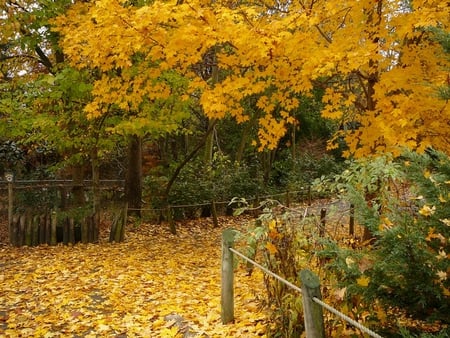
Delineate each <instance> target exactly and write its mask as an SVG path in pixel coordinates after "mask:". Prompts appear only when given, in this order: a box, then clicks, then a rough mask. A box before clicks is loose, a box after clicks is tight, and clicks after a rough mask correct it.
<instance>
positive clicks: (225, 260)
mask: <svg viewBox="0 0 450 338" xmlns="http://www.w3.org/2000/svg"><path fill="white" fill-rule="evenodd" d="M229 230H231V229H227V230H225V231H224V235H223V257H222V313H225V314H227V313H228V315H227V316H225V318H224V317H222V319H223V320H226V321H229V320H230V316H233V313H234V310H232V309H231V310H230V309H226V308H224V307H230V306H231V307H233V306H234V305H233V300H232V297H234V293H233V292H231V294H229V290H230V289H232V288H233V279H234V278H233V270H234V269H233V266H232V264H234V263H233V256H232V255H230V254H229V253H232V254H235V255H237V256H239V257H240V258H242V259H243V260H245V261H246V262H248V263H250V264H252V265H254V266H256V267H257V268H259V269H260V270H261V271H263V272H264V273H265V274H267V275H269V276H271V277H273V278H275V279H277V280H278V281H280V282H282V283H284V284H285V285H287V286H288V287H290V288H291V289H293V290H295V291H297V292H299V293H300V294H302V296H303V297H305V295H304V292H303V290H302V289H301V288H300V287H298V286H296V285H295V284H293V283H291V282H289V281H287V280H286V279H284V278H282V277H281V276H279V275H277V274H275V273H274V272H272V271H270V270H268V269H267V268H265V267H264V266H262V265H261V264H259V263H257V262H256V261H254V260H253V259H251V258H249V257H247V256H245V255H244V254H242V253H241V252H239V251H237V250H235V249H234V248H233V247H232V246H233V241H234V235H232V234H231V235H230V231H229ZM228 264H231V266H229V267H227V266H226V265H228ZM228 274H231V276H230V275H228ZM227 284H228V285H227ZM230 284H231V285H230ZM227 293H228V294H227ZM229 297H231V299H229ZM227 298H228V299H227ZM320 298H321V297H320ZM320 298H318V297H311V300H312V301H313V302H314V303H316V304H318V305H319V306H321V307H323V308H325V309H326V310H328V311H330V312H331V313H333V314H334V315H336V316H338V317H340V318H341V319H343V320H344V321H346V322H347V323H349V324H350V325H352V326H354V327H356V328H358V329H359V330H361V331H362V332H364V333H366V334H368V335H369V336H370V337H374V338H382V336H380V335H379V334H377V333H376V332H374V331H372V330H370V329H369V328H367V327H365V326H364V325H362V324H361V323H359V322H357V321H356V320H354V319H352V318H350V317H349V316H347V315H345V314H344V313H342V312H341V311H339V310H337V309H335V308H334V307H332V306H330V305H328V304H327V303H325V302H323V301H322V300H321V299H320ZM306 310H307V307H306V306H304V311H306ZM230 313H231V315H230ZM308 315H311V314H308ZM314 315H315V314H314ZM306 318H307V314H306V313H305V324H306V325H305V327H306V330H307V331H308V327H311V323H309V324H310V325H308V324H307V323H306ZM320 321H321V323H322V324H321V325H323V318H320ZM312 322H316V320H314V321H312ZM313 325H316V323H313ZM318 331H320V330H318ZM319 335H320V334H319ZM312 336H314V335H311V334H308V332H306V337H312ZM320 336H321V337H324V334H323V335H320ZM318 338H320V337H318Z"/></svg>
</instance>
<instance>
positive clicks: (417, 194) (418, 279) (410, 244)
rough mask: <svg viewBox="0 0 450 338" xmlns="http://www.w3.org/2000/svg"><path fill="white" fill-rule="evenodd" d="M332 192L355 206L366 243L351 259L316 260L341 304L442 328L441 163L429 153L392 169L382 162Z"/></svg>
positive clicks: (445, 217)
mask: <svg viewBox="0 0 450 338" xmlns="http://www.w3.org/2000/svg"><path fill="white" fill-rule="evenodd" d="M334 187H335V188H336V189H337V190H339V191H340V192H341V194H342V195H343V196H345V197H346V198H348V199H349V200H350V202H352V203H354V204H355V205H356V210H357V216H358V220H359V223H360V224H361V225H364V226H365V227H367V228H369V229H370V231H371V233H372V235H373V236H374V238H373V241H372V242H371V243H372V245H371V246H368V247H366V250H365V251H364V250H363V251H360V252H359V253H358V252H357V253H353V254H352V253H350V252H349V251H348V250H343V249H339V248H338V247H337V246H336V245H328V246H327V248H326V249H325V250H324V251H323V252H322V253H321V255H323V257H325V258H328V259H329V260H330V261H329V263H328V265H327V267H328V269H329V271H330V272H332V274H333V275H335V276H337V279H338V280H339V281H340V283H339V284H340V285H339V286H340V287H345V288H346V296H347V298H348V299H349V298H352V297H358V296H361V297H362V304H365V306H366V307H368V308H370V306H371V304H374V303H376V302H379V303H381V304H382V305H384V306H386V307H395V308H401V309H403V310H404V311H406V312H407V313H408V314H409V315H410V316H412V317H413V318H418V319H438V320H441V321H444V322H447V323H448V322H449V321H450V318H449V317H448V313H449V312H450V292H449V290H450V284H449V279H450V278H449V277H450V276H449V275H450V263H449V262H450V260H449V253H450V241H449V238H450V160H449V158H448V157H447V156H445V155H444V154H440V153H434V152H433V153H431V154H424V155H418V154H414V153H407V154H406V155H405V156H404V157H403V158H401V159H400V160H398V161H396V162H395V161H393V160H391V159H389V158H387V157H385V158H378V159H375V160H372V161H368V160H364V161H360V162H357V163H355V164H353V165H351V166H350V167H349V170H347V171H346V172H344V173H343V174H342V175H340V176H339V178H338V183H337V184H335V186H334ZM368 195H369V196H370V198H367V197H368ZM367 257H369V258H367ZM363 259H364V260H365V263H364V264H363V263H362V260H363ZM349 261H351V262H354V265H353V268H350V267H349V266H348V262H349ZM362 266H363V267H364V268H361V267H362Z"/></svg>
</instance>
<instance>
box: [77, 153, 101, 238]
mask: <svg viewBox="0 0 450 338" xmlns="http://www.w3.org/2000/svg"><path fill="white" fill-rule="evenodd" d="M91 161H92V162H91V163H92V193H93V195H94V197H93V200H92V204H93V205H92V209H93V220H92V223H93V224H92V226H93V229H92V234H93V235H92V238H91V240H92V242H97V241H98V236H99V231H100V209H101V206H100V163H99V159H98V150H97V147H94V149H93V151H92V155H91ZM81 222H85V221H83V220H81Z"/></svg>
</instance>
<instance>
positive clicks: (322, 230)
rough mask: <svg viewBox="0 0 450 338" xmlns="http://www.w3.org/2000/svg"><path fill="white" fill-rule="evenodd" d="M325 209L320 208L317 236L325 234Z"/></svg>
mask: <svg viewBox="0 0 450 338" xmlns="http://www.w3.org/2000/svg"><path fill="white" fill-rule="evenodd" d="M326 217H327V209H325V208H322V209H321V210H320V226H319V236H320V237H324V236H325V228H326V226H327V221H326Z"/></svg>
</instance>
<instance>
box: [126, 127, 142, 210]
mask: <svg viewBox="0 0 450 338" xmlns="http://www.w3.org/2000/svg"><path fill="white" fill-rule="evenodd" d="M126 198H127V203H128V214H129V215H133V216H137V217H141V208H142V138H141V137H139V136H131V137H130V141H129V145H128V170H127V177H126Z"/></svg>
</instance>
